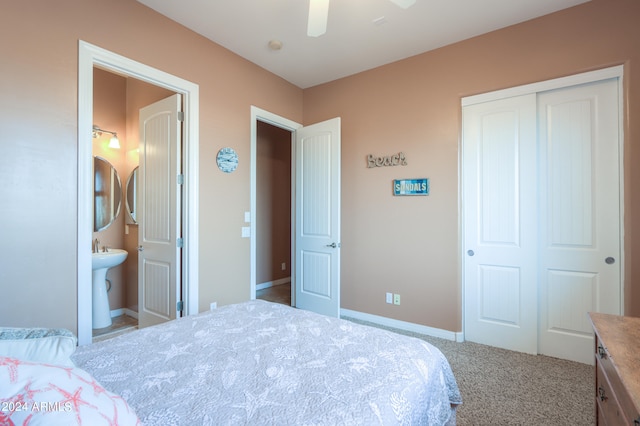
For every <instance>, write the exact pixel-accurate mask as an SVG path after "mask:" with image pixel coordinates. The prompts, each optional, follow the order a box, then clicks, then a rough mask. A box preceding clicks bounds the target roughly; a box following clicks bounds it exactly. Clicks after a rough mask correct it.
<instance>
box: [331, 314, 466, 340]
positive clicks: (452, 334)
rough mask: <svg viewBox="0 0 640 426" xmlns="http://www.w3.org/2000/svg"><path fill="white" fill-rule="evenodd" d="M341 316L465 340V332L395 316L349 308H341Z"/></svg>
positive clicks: (435, 335)
mask: <svg viewBox="0 0 640 426" xmlns="http://www.w3.org/2000/svg"><path fill="white" fill-rule="evenodd" d="M340 316H345V317H350V318H354V319H357V320H361V321H367V322H371V323H374V324H379V325H383V326H385V327H391V328H397V329H399V330H404V331H410V332H413V333H419V334H424V335H427V336H432V337H439V338H441V339H446V340H452V341H454V342H464V333H463V332H461V331H460V332H455V331H449V330H442V329H440V328H433V327H427V326H426V325H420V324H415V323H412V322H406V321H400V320H397V319H393V318H387V317H382V316H379V315H373V314H367V313H365V312H358V311H352V310H349V309H340Z"/></svg>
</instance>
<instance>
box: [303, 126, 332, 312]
mask: <svg viewBox="0 0 640 426" xmlns="http://www.w3.org/2000/svg"><path fill="white" fill-rule="evenodd" d="M294 150H295V183H296V200H295V204H296V209H295V210H296V216H295V277H296V280H295V283H296V284H295V288H296V307H298V308H300V309H307V310H310V311H314V312H318V313H321V314H324V315H329V316H333V317H339V316H340V118H334V119H331V120H328V121H324V122H322V123H318V124H314V125H311V126H308V127H303V128H300V129H298V130H296V143H295V147H294Z"/></svg>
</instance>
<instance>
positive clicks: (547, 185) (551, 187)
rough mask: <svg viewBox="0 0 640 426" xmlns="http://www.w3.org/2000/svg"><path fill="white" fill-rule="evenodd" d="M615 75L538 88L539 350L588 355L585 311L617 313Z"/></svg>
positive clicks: (590, 336)
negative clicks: (561, 86) (550, 88)
mask: <svg viewBox="0 0 640 426" xmlns="http://www.w3.org/2000/svg"><path fill="white" fill-rule="evenodd" d="M617 87H618V85H617V80H616V79H611V80H606V81H602V82H597V83H592V84H584V85H580V86H575V87H571V88H566V89H561V90H554V91H551V92H544V93H541V94H540V95H539V97H538V120H539V136H538V137H539V146H540V159H541V161H540V211H541V215H540V254H539V262H540V273H539V280H540V300H541V302H542V303H541V304H540V335H539V336H540V342H539V343H540V344H539V352H540V353H542V354H545V355H550V356H554V357H558V358H564V359H572V360H575V361H580V362H585V363H592V362H593V333H592V328H591V326H590V323H589V319H588V316H587V312H589V311H595V312H603V313H609V314H620V313H621V309H620V308H621V295H620V292H621V288H620V287H621V286H620V210H619V207H620V192H619V191H620V175H619V161H620V160H619V152H618V151H619V148H618V146H619V145H618V140H619V135H618V105H619V102H618V91H617V90H618V89H617Z"/></svg>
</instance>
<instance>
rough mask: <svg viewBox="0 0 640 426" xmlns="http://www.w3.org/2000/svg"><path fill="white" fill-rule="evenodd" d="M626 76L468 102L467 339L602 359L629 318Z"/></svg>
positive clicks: (604, 73)
mask: <svg viewBox="0 0 640 426" xmlns="http://www.w3.org/2000/svg"><path fill="white" fill-rule="evenodd" d="M622 71H623V68H622V66H620V67H614V68H608V69H604V70H599V71H594V72H590V73H585V74H580V75H575V76H571V77H565V78H561V79H557V80H551V81H546V82H541V83H536V84H531V85H527V86H521V87H516V88H512V89H506V90H501V91H498V92H492V93H486V94H482V95H476V96H471V97H466V98H463V99H462V121H463V123H462V150H461V170H462V178H461V179H462V180H461V182H462V189H461V191H462V192H461V194H462V197H461V203H462V247H463V253H462V260H463V261H462V277H463V292H464V299H463V300H464V334H465V339H466V340H469V341H473V342H478V343H483V344H488V345H491V346H497V347H502V348H505V349H510V350H515V351H520V352H526V353H531V354H538V353H539V354H544V355H549V356H553V357H557V358H563V359H569V360H573V361H578V362H584V363H593V344H594V343H593V332H592V329H591V324H590V322H589V318H588V315H587V313H588V312H602V313H608V314H622V306H623V305H622V280H621V271H622V261H623V259H622V254H623V253H622V247H621V241H622V238H621V236H622V220H621V214H622V205H621V203H622V173H621V170H622V130H621V129H622V127H621V117H622V101H621V98H622Z"/></svg>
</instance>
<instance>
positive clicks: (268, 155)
mask: <svg viewBox="0 0 640 426" xmlns="http://www.w3.org/2000/svg"><path fill="white" fill-rule="evenodd" d="M256 151H257V159H256V163H257V166H256V182H257V185H256V216H257V228H256V229H257V231H256V252H257V253H256V284H261V283H266V282H270V281H276V280H280V279H283V278H287V277H290V276H291V132H289V131H287V130H284V129H281V128H279V127H275V126H272V125H270V124H267V123H263V122H261V121H259V122H258V123H257V137H256ZM283 262H285V263H286V269H285V270H282V268H281V264H282V263H283Z"/></svg>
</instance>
